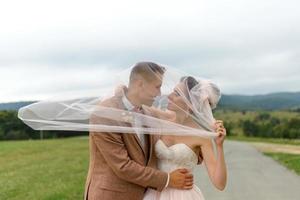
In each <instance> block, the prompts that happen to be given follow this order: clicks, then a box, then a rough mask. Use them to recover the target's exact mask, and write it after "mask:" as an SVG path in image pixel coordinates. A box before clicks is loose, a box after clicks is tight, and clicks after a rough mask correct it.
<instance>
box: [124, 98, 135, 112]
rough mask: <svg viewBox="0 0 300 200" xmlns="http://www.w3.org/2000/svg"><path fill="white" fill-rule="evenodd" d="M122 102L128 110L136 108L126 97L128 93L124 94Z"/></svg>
mask: <svg viewBox="0 0 300 200" xmlns="http://www.w3.org/2000/svg"><path fill="white" fill-rule="evenodd" d="M122 102H123V104H124V106H125V108H126V109H127V110H133V109H134V106H133V105H132V103H131V102H130V101H129V100H128V98H127V97H126V95H123V97H122Z"/></svg>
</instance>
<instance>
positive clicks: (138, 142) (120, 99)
mask: <svg viewBox="0 0 300 200" xmlns="http://www.w3.org/2000/svg"><path fill="white" fill-rule="evenodd" d="M117 104H118V108H119V109H122V110H127V109H126V108H125V105H124V104H123V101H122V97H117ZM124 124H126V125H127V126H132V125H131V124H130V123H124ZM128 136H130V137H134V139H135V141H136V143H137V144H138V145H139V147H140V149H141V151H142V152H143V154H144V157H145V160H146V158H147V152H145V150H144V148H143V146H142V143H141V140H140V139H139V137H138V136H137V134H136V133H133V134H128Z"/></svg>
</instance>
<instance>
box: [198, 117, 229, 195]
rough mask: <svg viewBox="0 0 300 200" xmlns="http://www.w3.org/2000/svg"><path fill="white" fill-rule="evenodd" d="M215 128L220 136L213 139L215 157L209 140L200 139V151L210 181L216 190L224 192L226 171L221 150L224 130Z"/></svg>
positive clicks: (222, 150) (219, 127)
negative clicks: (214, 142) (215, 151)
mask: <svg viewBox="0 0 300 200" xmlns="http://www.w3.org/2000/svg"><path fill="white" fill-rule="evenodd" d="M218 123H219V121H217V124H218ZM217 128H218V129H217V132H218V133H219V134H220V136H219V137H217V138H216V139H215V141H216V150H217V156H215V154H214V150H213V144H212V141H211V140H210V139H204V140H203V139H201V143H202V146H201V150H202V153H203V159H204V163H205V166H206V169H207V171H208V174H209V177H210V180H211V181H212V183H213V184H214V185H215V187H216V188H218V189H219V190H224V188H225V186H226V182H227V169H226V163H225V158H224V149H223V141H224V138H225V135H226V130H225V128H221V126H220V125H217Z"/></svg>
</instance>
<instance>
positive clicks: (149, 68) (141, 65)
mask: <svg viewBox="0 0 300 200" xmlns="http://www.w3.org/2000/svg"><path fill="white" fill-rule="evenodd" d="M165 71H166V69H165V68H164V67H163V66H160V65H158V64H156V63H153V62H138V63H136V64H135V65H134V66H133V68H132V70H131V73H130V77H129V80H130V82H131V81H133V80H134V79H136V77H137V76H138V75H139V76H142V77H143V78H144V79H145V80H147V81H151V80H153V79H154V78H155V77H157V75H158V74H159V75H163V74H164V73H165Z"/></svg>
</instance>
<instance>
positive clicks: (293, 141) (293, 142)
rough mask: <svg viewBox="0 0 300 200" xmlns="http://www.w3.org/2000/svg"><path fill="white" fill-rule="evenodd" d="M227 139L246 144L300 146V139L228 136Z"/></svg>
mask: <svg viewBox="0 0 300 200" xmlns="http://www.w3.org/2000/svg"><path fill="white" fill-rule="evenodd" d="M227 139H229V140H236V141H244V142H263V143H274V144H290V145H300V140H299V139H283V138H261V137H246V136H227Z"/></svg>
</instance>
